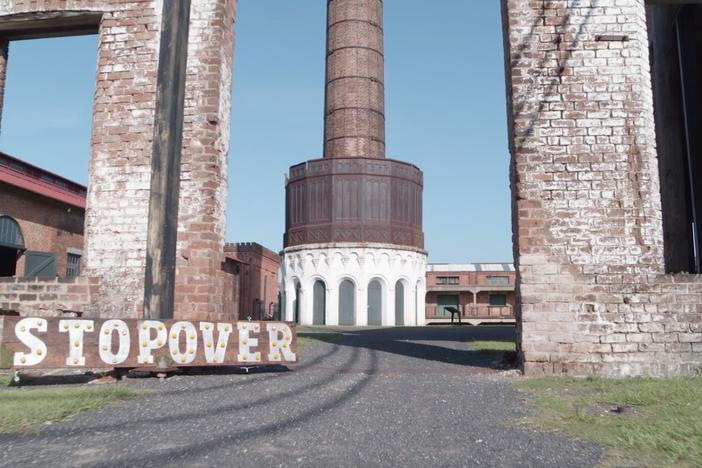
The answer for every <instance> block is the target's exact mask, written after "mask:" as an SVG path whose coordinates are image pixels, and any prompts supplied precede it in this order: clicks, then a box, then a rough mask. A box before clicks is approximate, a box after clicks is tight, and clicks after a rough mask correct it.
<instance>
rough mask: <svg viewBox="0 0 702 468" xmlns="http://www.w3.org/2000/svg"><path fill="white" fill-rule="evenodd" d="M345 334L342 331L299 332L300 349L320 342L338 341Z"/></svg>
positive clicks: (298, 345) (298, 342)
mask: <svg viewBox="0 0 702 468" xmlns="http://www.w3.org/2000/svg"><path fill="white" fill-rule="evenodd" d="M342 336H344V335H342V334H341V333H329V332H326V333H322V332H320V333H299V332H298V334H297V347H298V349H300V348H304V347H305V346H310V345H313V344H319V343H337V342H338V341H339V340H341V337H342Z"/></svg>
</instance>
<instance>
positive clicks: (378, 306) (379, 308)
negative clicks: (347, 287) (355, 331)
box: [368, 279, 383, 326]
mask: <svg viewBox="0 0 702 468" xmlns="http://www.w3.org/2000/svg"><path fill="white" fill-rule="evenodd" d="M382 324H383V286H382V285H381V284H380V281H378V280H377V279H374V280H373V281H371V282H370V284H368V325H378V326H379V325H382Z"/></svg>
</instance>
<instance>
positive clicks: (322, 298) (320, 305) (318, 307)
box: [312, 281, 327, 325]
mask: <svg viewBox="0 0 702 468" xmlns="http://www.w3.org/2000/svg"><path fill="white" fill-rule="evenodd" d="M326 303H327V287H326V286H325V285H324V282H323V281H317V282H315V283H314V298H313V304H312V324H313V325H324V324H325V323H326V322H325V320H326V318H325V317H326Z"/></svg>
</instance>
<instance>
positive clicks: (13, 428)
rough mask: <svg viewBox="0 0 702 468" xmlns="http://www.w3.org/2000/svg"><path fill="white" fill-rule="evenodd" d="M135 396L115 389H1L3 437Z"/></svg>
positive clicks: (0, 418) (124, 389)
mask: <svg viewBox="0 0 702 468" xmlns="http://www.w3.org/2000/svg"><path fill="white" fill-rule="evenodd" d="M3 377H4V376H3ZM4 381H5V380H3V382H4ZM135 396H136V393H135V392H133V391H131V390H129V389H126V388H124V387H119V386H114V385H110V386H100V387H93V386H91V387H76V388H65V387H61V388H42V389H36V388H32V389H28V388H13V389H0V434H21V433H31V432H35V431H36V430H38V429H39V428H40V426H41V425H42V424H44V423H46V422H56V421H62V420H64V419H68V418H71V417H73V416H76V415H77V414H80V413H83V412H85V411H89V410H96V409H100V408H104V407H106V406H109V405H111V404H113V403H116V402H118V401H123V400H128V399H131V398H134V397H135Z"/></svg>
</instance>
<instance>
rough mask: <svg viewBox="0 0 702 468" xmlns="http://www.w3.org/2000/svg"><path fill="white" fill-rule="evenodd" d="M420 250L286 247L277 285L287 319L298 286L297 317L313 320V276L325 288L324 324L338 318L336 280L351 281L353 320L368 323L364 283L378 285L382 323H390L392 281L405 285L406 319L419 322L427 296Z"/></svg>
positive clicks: (308, 322) (424, 257)
mask: <svg viewBox="0 0 702 468" xmlns="http://www.w3.org/2000/svg"><path fill="white" fill-rule="evenodd" d="M426 267H427V255H426V253H425V252H421V251H417V250H412V249H402V248H399V247H397V246H393V245H385V244H375V245H372V246H371V245H369V244H360V245H359V244H346V243H344V244H332V245H329V244H319V245H306V246H304V247H291V248H288V249H285V251H284V252H283V258H282V262H281V273H282V274H281V276H280V279H281V291H284V292H285V310H284V314H285V315H284V317H285V320H288V321H292V320H294V318H293V301H294V300H295V287H296V285H297V284H298V283H299V284H300V286H301V296H302V297H301V301H300V323H301V324H302V325H311V324H312V302H313V300H312V299H313V297H312V296H313V288H314V283H315V281H317V280H322V281H324V284H325V285H326V288H327V296H326V297H327V299H326V324H327V325H338V323H339V285H340V284H341V282H342V281H343V280H345V279H350V280H351V281H352V282H353V283H354V284H355V285H356V325H366V324H367V323H368V299H367V297H368V296H367V294H368V284H369V283H370V282H371V281H372V280H373V279H378V280H379V281H380V284H381V285H382V291H383V292H382V297H383V311H382V323H383V325H385V326H393V325H395V284H396V283H397V281H400V280H401V281H403V282H404V285H405V310H404V317H405V320H404V324H405V325H409V326H411V325H424V324H425V320H424V301H425V296H426V291H425V290H426V288H425V275H426Z"/></svg>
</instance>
